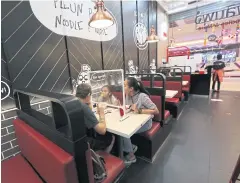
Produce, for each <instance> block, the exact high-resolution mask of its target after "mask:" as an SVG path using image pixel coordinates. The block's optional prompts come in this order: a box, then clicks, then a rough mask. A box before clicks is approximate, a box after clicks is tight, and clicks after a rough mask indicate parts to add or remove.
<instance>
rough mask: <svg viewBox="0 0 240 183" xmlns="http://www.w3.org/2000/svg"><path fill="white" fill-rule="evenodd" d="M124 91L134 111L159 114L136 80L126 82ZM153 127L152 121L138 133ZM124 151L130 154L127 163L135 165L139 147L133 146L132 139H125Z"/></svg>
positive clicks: (128, 79) (126, 158)
mask: <svg viewBox="0 0 240 183" xmlns="http://www.w3.org/2000/svg"><path fill="white" fill-rule="evenodd" d="M124 90H125V94H126V105H131V109H132V111H134V112H135V113H137V114H152V115H155V114H159V111H158V108H157V107H156V105H155V104H154V103H153V102H152V101H151V99H150V98H149V93H148V92H147V91H146V90H145V88H144V87H143V85H142V83H141V82H139V81H137V80H136V78H133V77H129V78H127V79H126V80H125V81H124ZM151 127H152V119H150V120H149V121H148V122H147V123H146V124H145V125H143V126H142V128H140V129H139V130H138V131H137V133H141V132H145V131H147V130H149V129H151ZM123 150H124V151H125V152H126V153H128V154H127V155H126V156H125V163H126V164H129V163H135V162H136V157H135V155H134V153H135V152H136V151H137V147H136V146H133V145H132V143H131V139H129V138H123Z"/></svg>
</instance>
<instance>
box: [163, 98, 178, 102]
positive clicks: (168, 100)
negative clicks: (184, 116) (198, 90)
mask: <svg viewBox="0 0 240 183" xmlns="http://www.w3.org/2000/svg"><path fill="white" fill-rule="evenodd" d="M165 101H166V102H171V103H178V102H179V98H166V100H165Z"/></svg>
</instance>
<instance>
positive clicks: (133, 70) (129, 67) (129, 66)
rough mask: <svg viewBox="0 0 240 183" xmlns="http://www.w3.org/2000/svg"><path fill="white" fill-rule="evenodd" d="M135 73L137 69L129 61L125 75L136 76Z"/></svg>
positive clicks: (131, 61)
mask: <svg viewBox="0 0 240 183" xmlns="http://www.w3.org/2000/svg"><path fill="white" fill-rule="evenodd" d="M136 73H138V67H137V66H135V65H134V63H133V60H129V61H128V71H127V74H136Z"/></svg>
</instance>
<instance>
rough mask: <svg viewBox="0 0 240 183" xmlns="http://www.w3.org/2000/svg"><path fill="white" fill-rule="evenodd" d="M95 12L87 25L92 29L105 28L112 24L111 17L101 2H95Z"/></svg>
mask: <svg viewBox="0 0 240 183" xmlns="http://www.w3.org/2000/svg"><path fill="white" fill-rule="evenodd" d="M94 8H95V9H97V12H96V13H94V14H93V15H92V17H91V18H90V20H89V22H88V25H89V26H90V27H92V28H99V29H102V28H107V27H110V26H112V25H113V24H114V19H113V17H112V15H111V14H110V13H109V12H108V11H107V10H106V8H105V6H104V2H103V0H97V1H96V5H95V7H94Z"/></svg>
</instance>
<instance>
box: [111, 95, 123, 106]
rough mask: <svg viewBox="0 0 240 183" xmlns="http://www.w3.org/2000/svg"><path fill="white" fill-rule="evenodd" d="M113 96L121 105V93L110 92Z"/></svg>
mask: <svg viewBox="0 0 240 183" xmlns="http://www.w3.org/2000/svg"><path fill="white" fill-rule="evenodd" d="M112 94H113V96H114V97H116V98H117V99H118V100H119V101H120V102H121V104H122V105H123V93H122V92H112Z"/></svg>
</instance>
